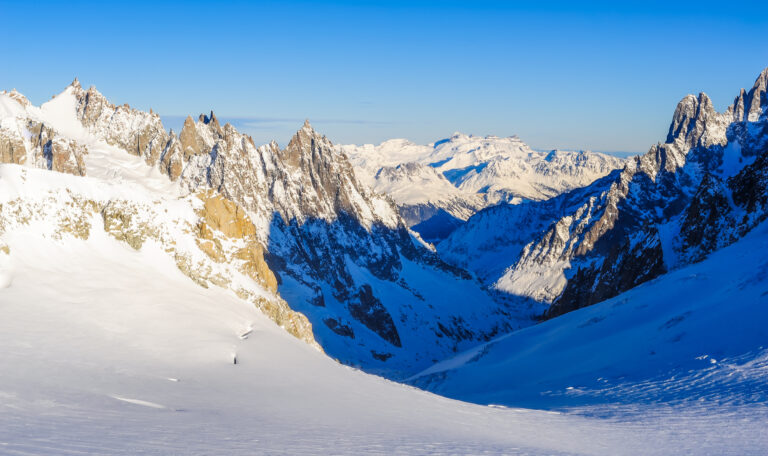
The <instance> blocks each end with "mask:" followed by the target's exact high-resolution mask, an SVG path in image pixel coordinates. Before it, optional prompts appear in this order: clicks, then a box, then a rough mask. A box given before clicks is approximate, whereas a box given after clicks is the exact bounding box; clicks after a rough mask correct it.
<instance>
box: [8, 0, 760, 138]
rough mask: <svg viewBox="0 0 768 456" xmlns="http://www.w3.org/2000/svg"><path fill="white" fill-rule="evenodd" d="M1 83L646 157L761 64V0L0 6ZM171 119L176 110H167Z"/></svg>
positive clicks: (262, 120)
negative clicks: (685, 117) (673, 125)
mask: <svg viewBox="0 0 768 456" xmlns="http://www.w3.org/2000/svg"><path fill="white" fill-rule="evenodd" d="M0 43H2V64H0V88H5V89H11V88H16V89H18V90H19V91H21V92H22V93H25V94H26V95H27V96H29V97H30V99H31V100H32V101H33V102H34V103H41V102H43V101H45V100H47V99H48V98H49V97H50V96H51V95H53V94H54V93H57V92H59V91H61V89H63V88H64V87H65V86H66V85H67V84H68V83H69V82H70V81H71V80H72V79H73V78H74V77H75V76H77V77H79V79H80V81H81V82H82V84H83V85H84V86H89V85H95V86H96V87H97V88H98V89H99V90H100V91H101V92H103V93H104V94H105V95H106V96H107V97H108V98H110V99H111V100H112V101H113V102H115V103H119V104H122V103H129V104H131V105H132V106H135V107H138V108H141V109H147V110H148V109H149V108H150V107H151V108H153V109H154V110H155V111H157V112H158V113H160V114H161V115H163V116H164V117H166V118H167V119H169V121H170V122H169V123H170V124H173V123H174V119H178V118H180V117H183V116H186V115H187V114H192V115H194V116H196V115H197V114H199V113H201V112H207V111H209V110H211V109H213V110H214V111H215V112H216V114H217V116H218V117H219V118H220V119H221V120H222V121H225V120H230V121H232V122H233V123H234V124H236V125H237V126H238V127H241V128H242V129H243V130H244V131H247V132H248V133H250V134H252V135H253V136H254V139H255V140H256V141H257V142H260V143H261V142H267V141H268V140H270V139H276V140H277V141H278V142H279V143H281V144H284V143H285V142H286V141H287V140H288V139H289V137H290V135H291V134H292V132H294V131H295V130H297V129H298V128H300V126H301V123H302V122H303V119H304V118H309V119H310V120H311V121H312V123H313V125H314V126H315V128H316V129H318V130H319V131H321V132H323V133H325V134H326V135H327V136H328V137H329V138H330V139H331V140H332V141H334V142H340V143H378V142H380V141H382V140H385V139H388V138H393V137H404V138H408V139H411V140H413V141H416V142H420V143H428V142H432V141H435V140H437V139H440V138H443V137H447V136H449V135H450V134H451V133H453V132H454V131H462V132H464V133H469V134H475V135H487V134H495V135H499V136H508V135H513V134H517V135H518V136H520V137H521V138H522V139H523V140H524V141H526V142H528V143H529V144H530V145H531V146H533V147H536V148H542V149H548V148H555V147H558V148H572V149H580V148H581V149H592V150H602V151H629V152H642V151H645V150H647V149H648V147H649V146H650V145H651V144H653V143H655V142H657V141H659V140H662V139H663V138H664V136H665V135H666V130H667V128H668V124H669V121H670V119H671V116H672V112H673V111H674V108H675V106H676V104H677V102H678V101H679V100H680V99H681V98H682V97H683V96H684V95H686V94H687V93H697V92H700V91H704V92H707V93H708V94H709V95H710V96H711V97H712V99H713V100H714V102H715V105H716V106H717V107H718V108H720V109H723V108H725V107H726V106H727V105H728V104H730V103H731V102H732V101H733V98H734V97H735V96H736V95H737V93H738V89H739V88H741V87H751V85H752V83H753V82H754V79H755V77H756V76H757V75H758V73H759V72H760V71H761V70H762V69H763V68H765V67H767V66H768V2H766V1H763V2H738V1H730V2H722V1H721V2H717V3H708V2H703V1H699V2H685V1H663V2H657V1H645V2H638V3H637V4H635V5H633V4H630V3H627V2H619V1H616V2H597V3H595V2H592V3H583V2H560V1H548V2H493V1H482V0H478V1H466V2H457V1H443V2H426V1H418V0H414V1H392V2H381V1H358V2H351V1H312V2H309V1H304V2H302V1H293V2H289V1H283V2H214V1H207V2H196V1H192V2H183V3H182V2H162V1H151V2H145V1H133V2H130V4H129V5H119V4H118V2H104V4H99V3H95V2H92V3H88V2H78V1H74V2H67V3H65V2H47V1H35V2H30V1H24V2H7V1H5V0H0ZM176 122H178V120H176Z"/></svg>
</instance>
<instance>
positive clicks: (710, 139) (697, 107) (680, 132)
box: [666, 92, 725, 148]
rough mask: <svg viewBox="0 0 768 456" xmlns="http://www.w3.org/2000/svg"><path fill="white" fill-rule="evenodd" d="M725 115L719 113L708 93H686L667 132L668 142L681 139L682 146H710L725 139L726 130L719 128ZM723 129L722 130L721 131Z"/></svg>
mask: <svg viewBox="0 0 768 456" xmlns="http://www.w3.org/2000/svg"><path fill="white" fill-rule="evenodd" d="M724 121H725V119H723V115H722V114H719V113H718V112H717V111H716V110H715V107H714V105H713V104H712V100H711V99H710V98H709V96H707V94H706V93H704V92H701V93H699V96H698V97H696V96H694V95H686V96H685V98H683V99H682V100H680V103H678V105H677V108H676V109H675V114H674V115H673V116H672V123H671V124H670V126H669V133H668V134H667V141H666V142H667V143H675V142H678V141H680V142H681V145H682V146H687V147H689V148H690V147H695V146H698V145H704V146H709V145H711V144H713V143H718V144H721V143H723V142H724V141H725V134H724V133H725V130H724V129H723V128H717V127H720V126H722V125H721V124H724ZM719 130H722V131H719Z"/></svg>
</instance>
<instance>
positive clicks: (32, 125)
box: [0, 119, 88, 176]
mask: <svg viewBox="0 0 768 456" xmlns="http://www.w3.org/2000/svg"><path fill="white" fill-rule="evenodd" d="M87 154H88V148H87V147H86V146H85V145H81V144H79V143H78V142H77V141H75V140H72V139H68V138H65V137H63V136H62V135H60V134H59V133H58V132H56V131H55V130H54V129H53V128H51V127H50V126H47V125H45V124H43V123H41V122H38V121H34V120H21V119H20V120H19V121H18V122H13V121H11V122H4V123H3V124H2V125H0V163H13V164H17V165H23V164H32V165H34V166H36V167H38V168H43V169H49V170H52V171H58V172H61V173H68V174H74V175H77V176H85V174H86V170H85V156H86V155H87Z"/></svg>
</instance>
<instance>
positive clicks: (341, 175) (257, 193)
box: [0, 80, 528, 376]
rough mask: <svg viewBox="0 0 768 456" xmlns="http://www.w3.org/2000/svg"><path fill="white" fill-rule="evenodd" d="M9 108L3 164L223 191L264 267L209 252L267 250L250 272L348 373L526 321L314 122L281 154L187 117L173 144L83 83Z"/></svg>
mask: <svg viewBox="0 0 768 456" xmlns="http://www.w3.org/2000/svg"><path fill="white" fill-rule="evenodd" d="M0 107H2V112H0V114H2V121H3V124H2V125H3V130H0V132H5V131H6V130H7V131H9V132H12V133H13V135H10V136H9V137H11V138H15V139H14V141H16V142H10V143H5V144H10V146H9V147H5V148H4V149H2V150H0V157H1V158H3V160H4V161H6V162H12V163H22V164H25V165H27V166H36V167H42V168H47V169H52V170H59V171H71V169H75V170H82V171H83V172H74V173H75V174H85V175H87V176H93V177H96V178H98V179H102V180H103V181H105V182H127V183H131V184H132V185H137V186H139V187H140V188H142V189H144V190H146V191H148V192H150V193H157V194H158V195H164V197H166V198H174V197H176V198H178V197H182V198H184V197H187V196H188V195H192V194H194V195H201V194H205V195H209V194H210V193H209V192H214V193H215V194H217V195H220V196H221V197H223V198H224V199H226V200H227V201H231V202H233V203H234V204H236V205H238V206H239V207H241V208H243V210H244V211H245V213H247V215H248V219H249V223H252V224H253V225H254V227H255V229H254V230H253V233H250V234H249V239H251V241H249V242H251V247H250V250H249V251H248V252H255V254H254V255H255V256H254V255H252V254H251V253H248V252H243V251H239V250H238V251H235V250H231V251H229V250H226V249H225V250H222V249H220V248H219V246H218V245H217V244H216V243H215V242H213V240H207V241H206V242H205V243H203V244H202V246H201V247H200V248H202V249H204V251H205V252H206V253H208V254H210V255H209V256H210V257H211V258H213V259H216V260H218V261H220V262H223V263H232V262H234V263H238V264H239V262H240V261H246V260H248V259H249V258H254V257H258V258H261V250H263V251H264V257H265V258H266V262H267V263H268V265H269V267H268V268H267V267H266V266H264V267H262V266H258V267H257V266H252V267H250V270H265V269H266V270H269V271H270V274H274V275H275V280H276V281H277V284H278V290H279V292H280V294H281V295H282V296H285V297H286V299H287V300H288V303H289V304H290V306H291V308H292V309H294V310H298V311H300V312H302V313H303V314H304V315H306V316H307V317H308V318H309V321H310V322H311V324H312V330H313V332H314V339H316V340H318V341H319V342H320V343H321V345H323V347H324V349H325V350H326V351H328V353H329V354H330V355H331V356H334V357H336V358H338V359H340V360H342V361H344V362H345V363H349V364H352V365H356V366H362V367H364V368H365V369H369V370H371V371H375V372H381V373H384V374H386V375H391V376H402V375H407V374H410V373H412V372H413V371H415V370H418V369H420V368H422V367H424V366H426V365H428V364H429V363H431V362H433V361H434V360H437V359H441V358H443V357H445V356H447V355H449V354H451V353H453V352H455V351H456V350H459V349H461V348H463V347H468V346H470V345H472V344H475V343H478V342H479V341H485V340H488V339H489V338H491V337H493V336H495V335H497V334H500V333H503V332H506V331H508V330H510V329H511V328H513V327H516V326H519V325H520V324H521V320H525V319H527V318H528V315H527V314H528V312H527V311H526V312H522V311H518V310H516V309H514V308H509V307H508V306H507V305H506V304H499V303H496V302H495V301H494V300H493V299H491V297H490V296H489V295H488V294H487V293H486V292H485V291H483V290H482V288H481V287H480V285H479V284H478V283H477V282H476V281H475V280H474V279H473V278H472V276H471V275H470V274H468V273H467V272H466V271H464V270H462V269H460V268H457V267H455V266H451V265H449V264H447V263H445V262H444V261H443V260H441V259H440V258H439V257H438V256H437V255H436V254H435V253H434V251H433V250H432V249H431V247H430V246H429V245H427V244H426V243H425V242H424V241H423V240H422V239H420V238H419V236H418V235H417V234H415V233H413V232H411V231H409V229H408V228H407V226H406V223H405V222H404V221H403V219H402V218H401V216H400V215H399V213H398V209H397V207H396V205H395V204H394V203H393V202H392V200H391V199H390V198H389V197H387V196H385V195H380V194H377V193H375V192H373V191H372V190H370V189H369V188H368V187H366V186H365V185H363V184H361V183H360V182H359V181H358V179H357V177H356V175H355V172H354V170H353V168H352V165H351V164H350V162H349V160H348V159H347V156H346V154H345V153H344V152H341V151H339V150H337V149H336V148H335V147H334V146H333V144H332V143H331V142H330V140H328V139H327V138H326V137H324V136H322V135H320V134H318V133H317V132H316V131H315V130H314V129H313V128H312V126H311V125H310V124H309V122H306V123H305V124H304V126H303V127H302V128H301V129H300V130H299V131H298V132H297V133H296V134H295V135H294V136H293V138H291V140H290V142H289V143H288V145H287V146H286V147H285V148H284V149H280V148H279V147H278V146H277V143H275V142H272V143H270V144H267V145H263V146H258V147H257V146H256V145H255V144H254V143H253V140H252V139H251V138H250V137H248V136H246V135H243V134H241V133H239V132H238V131H237V130H236V129H235V128H234V127H233V126H232V125H230V124H224V125H221V124H220V123H219V121H218V119H217V118H216V116H215V115H214V114H213V113H210V115H201V116H199V117H198V119H197V120H194V119H192V118H191V117H189V118H187V119H186V121H185V122H184V126H183V128H182V130H181V131H180V132H179V133H178V134H176V133H175V132H173V131H171V132H167V131H165V129H164V128H163V125H162V122H161V120H160V118H159V116H157V114H155V113H153V112H149V113H146V112H142V111H139V110H136V109H133V108H131V107H130V106H128V105H123V106H115V105H113V104H111V103H110V102H109V101H108V100H107V99H106V98H105V97H104V96H103V95H102V94H101V93H99V92H98V91H97V90H96V89H95V88H93V87H91V88H89V89H88V90H85V89H83V88H82V87H81V85H80V83H79V82H78V81H77V80H75V82H73V83H72V84H71V85H70V86H69V87H67V88H66V89H65V90H64V92H62V93H61V94H59V95H57V96H56V97H54V98H53V99H52V100H50V101H49V102H47V103H45V104H43V105H42V106H40V107H35V106H32V105H30V104H29V102H28V101H26V99H24V98H23V97H22V96H21V95H19V94H17V93H16V92H10V93H3V94H0ZM30 122H37V124H40V125H45V128H46V129H47V128H49V126H50V133H46V134H47V135H48V136H53V135H58V136H55V137H54V143H53V144H54V145H55V144H56V143H55V141H56V139H55V138H58V137H61V138H63V139H62V141H70V142H69V143H67V144H71V145H72V146H71V147H70V149H71V150H72V151H78V150H80V149H77V147H80V146H79V145H80V144H82V145H83V147H85V148H87V154H86V150H85V149H84V150H83V152H82V153H81V154H77V153H74V152H72V153H71V154H70V157H75V158H77V160H79V161H76V162H75V164H76V166H75V167H74V168H73V166H70V165H71V163H70V162H72V160H70V161H69V162H66V161H64V160H58V161H57V160H56V157H57V154H56V153H53V158H54V159H53V160H48V162H45V161H41V160H33V159H32V158H34V157H36V156H35V155H34V153H35V152H34V150H37V149H34V144H33V143H32V142H31V140H29V139H27V138H34V137H35V135H33V134H30V133H29V131H33V130H34V129H32V127H29V126H28V125H29V124H30ZM6 126H7V127H8V128H6ZM34 131H36V130H34ZM44 131H46V132H48V130H44ZM38 136H39V135H38ZM18 138H21V139H18ZM17 140H18V141H21V142H18V141H17ZM49 142H50V141H49ZM37 143H40V141H37ZM19 144H20V145H21V146H19ZM20 147H21V148H20ZM22 149H23V152H24V153H23V154H22V153H20V152H19V151H20V150H22ZM38 149H40V147H38ZM49 149H50V148H49ZM53 150H54V151H55V150H58V149H55V147H54V149H53ZM67 150H69V149H67ZM62 153H63V152H62ZM49 155H50V154H49ZM60 155H61V154H60ZM62 156H63V155H62ZM83 157H85V158H83ZM51 163H53V165H51ZM59 163H65V164H67V166H69V168H67V167H66V166H63V165H62V166H59V165H58V164H59ZM118 225H119V224H118ZM150 231H151V230H150ZM203 233H204V231H199V233H198V234H200V235H201V236H202V235H203ZM131 239H132V238H131V237H130V236H129V237H127V238H126V240H127V241H128V242H132V241H131ZM256 244H258V246H259V247H258V248H256ZM259 249H261V250H259ZM253 264H255V265H256V264H258V263H253ZM268 313H270V314H274V312H269V311H268ZM278 314H279V312H278ZM277 318H278V320H280V319H281V317H279V316H278V317H277ZM302 337H304V336H302Z"/></svg>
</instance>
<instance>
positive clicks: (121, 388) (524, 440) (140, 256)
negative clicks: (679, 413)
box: [0, 230, 768, 455]
mask: <svg viewBox="0 0 768 456" xmlns="http://www.w3.org/2000/svg"><path fill="white" fill-rule="evenodd" d="M4 239H5V241H7V244H8V246H9V248H10V249H9V250H10V255H7V254H5V253H2V252H0V268H2V271H3V274H4V275H6V276H7V277H10V278H11V281H10V285H9V286H6V287H5V288H2V289H0V346H2V347H3V349H2V350H0V366H3V372H2V375H0V453H2V454H7V455H38V454H56V455H82V454H109V455H115V454H125V455H134V454H157V455H160V454H192V455H202V454H233V455H236V454H243V455H246V454H247V455H251V454H292V455H300V454H329V453H332V454H387V455H389V454H548V455H551V454H601V455H620V454H690V453H692V452H693V453H697V454H704V453H706V454H740V455H745V454H759V453H760V451H761V450H765V445H766V441H768V440H765V439H764V434H761V430H762V429H764V421H763V422H755V420H754V418H753V417H752V416H747V415H745V416H740V417H739V420H733V419H731V418H727V417H713V416H693V415H692V416H687V417H684V418H685V421H684V422H680V421H679V420H680V417H669V416H666V415H663V414H649V415H647V416H644V417H642V418H637V417H636V418H633V419H631V420H626V419H619V418H594V417H584V416H579V415H571V414H559V413H551V412H541V411H533V410H524V409H505V408H495V407H483V406H479V405H472V404H466V403H461V402H457V401H454V400H450V399H446V398H441V397H438V396H434V395H432V394H429V393H426V392H423V391H419V390H416V389H413V388H410V387H407V386H403V385H398V384H395V383H392V382H389V381H386V380H383V379H381V378H378V377H373V376H370V375H367V374H363V373H361V372H359V371H356V370H354V369H351V368H348V367H344V366H341V365H339V364H336V363H334V362H333V361H332V360H330V359H329V358H327V357H326V356H324V355H322V354H321V353H320V352H318V351H316V350H314V349H312V348H311V347H310V346H308V345H306V344H304V343H302V342H301V341H299V340H297V339H295V338H292V337H291V336H289V335H288V334H287V333H285V332H284V331H283V330H281V329H280V328H279V327H277V326H276V325H275V324H274V323H273V322H271V321H269V320H268V319H266V318H265V317H264V316H263V315H262V314H261V313H260V312H258V311H257V310H256V309H255V308H254V307H253V306H252V305H250V304H248V303H246V302H244V301H242V300H240V299H238V298H237V297H236V296H235V295H234V294H233V293H231V292H227V291H224V290H223V289H220V288H216V287H214V288H208V289H205V288H201V287H199V286H197V285H195V284H194V283H193V282H192V281H191V280H189V279H188V278H187V277H185V276H184V275H182V274H181V273H180V272H179V271H178V269H177V268H176V267H175V265H174V264H173V263H172V262H171V261H170V260H169V259H168V258H166V257H164V256H162V255H155V254H152V253H151V251H149V250H141V251H135V250H132V249H131V248H130V247H128V246H126V245H125V244H123V243H119V242H117V241H115V240H114V239H112V238H110V237H108V236H106V235H102V234H99V232H94V234H93V235H92V236H91V237H90V238H89V239H88V240H87V241H85V240H78V239H71V238H68V239H66V240H56V239H52V238H44V237H41V236H40V235H39V234H38V233H34V232H30V231H25V230H15V231H14V232H13V233H10V234H6V236H5V237H4ZM235 359H236V360H237V364H235V363H234V361H235ZM762 432H764V431H762Z"/></svg>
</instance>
